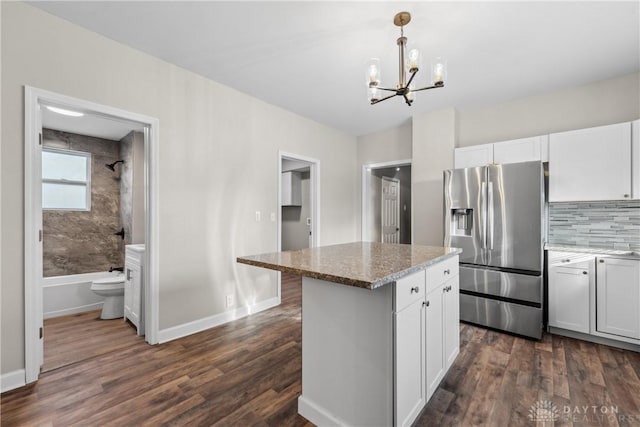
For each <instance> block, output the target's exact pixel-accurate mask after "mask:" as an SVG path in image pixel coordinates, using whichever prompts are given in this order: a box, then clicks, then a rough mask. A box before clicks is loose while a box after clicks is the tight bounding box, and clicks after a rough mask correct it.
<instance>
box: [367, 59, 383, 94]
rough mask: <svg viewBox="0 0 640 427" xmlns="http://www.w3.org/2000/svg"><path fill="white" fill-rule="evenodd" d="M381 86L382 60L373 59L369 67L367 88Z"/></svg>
mask: <svg viewBox="0 0 640 427" xmlns="http://www.w3.org/2000/svg"><path fill="white" fill-rule="evenodd" d="M379 84H380V60H379V59H378V58H372V59H371V60H370V61H369V65H368V66H367V86H369V87H373V86H378V85H379Z"/></svg>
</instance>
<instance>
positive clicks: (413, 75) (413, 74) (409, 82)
mask: <svg viewBox="0 0 640 427" xmlns="http://www.w3.org/2000/svg"><path fill="white" fill-rule="evenodd" d="M417 72H418V70H416V71H414V72H413V73H411V77H409V81H408V82H407V84H406V86H405V87H409V85H410V84H411V82H412V81H413V78H414V77H415V76H416V73H417Z"/></svg>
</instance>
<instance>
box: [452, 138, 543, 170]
mask: <svg viewBox="0 0 640 427" xmlns="http://www.w3.org/2000/svg"><path fill="white" fill-rule="evenodd" d="M547 147H548V138H547V136H546V135H542V136H534V137H530V138H521V139H514V140H511V141H502V142H496V143H493V144H482V145H474V146H472V147H463V148H456V150H455V152H454V165H455V166H454V167H455V168H456V169H460V168H469V167H475V166H486V165H489V164H493V163H497V164H504V163H520V162H530V161H536V160H537V161H543V162H546V161H547Z"/></svg>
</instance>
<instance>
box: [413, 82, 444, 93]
mask: <svg viewBox="0 0 640 427" xmlns="http://www.w3.org/2000/svg"><path fill="white" fill-rule="evenodd" d="M439 87H444V85H443V84H442V85H434V86H427V87H421V88H420V89H414V90H412V91H411V92H420V91H421V90H428V89H438V88H439Z"/></svg>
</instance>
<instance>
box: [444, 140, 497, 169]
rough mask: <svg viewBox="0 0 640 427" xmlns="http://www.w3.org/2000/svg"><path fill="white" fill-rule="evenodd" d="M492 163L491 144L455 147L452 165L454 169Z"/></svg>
mask: <svg viewBox="0 0 640 427" xmlns="http://www.w3.org/2000/svg"><path fill="white" fill-rule="evenodd" d="M491 163H493V144H483V145H474V146H472V147H464V148H456V149H455V151H454V167H455V168H456V169H461V168H472V167H475V166H486V165H489V164H491Z"/></svg>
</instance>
